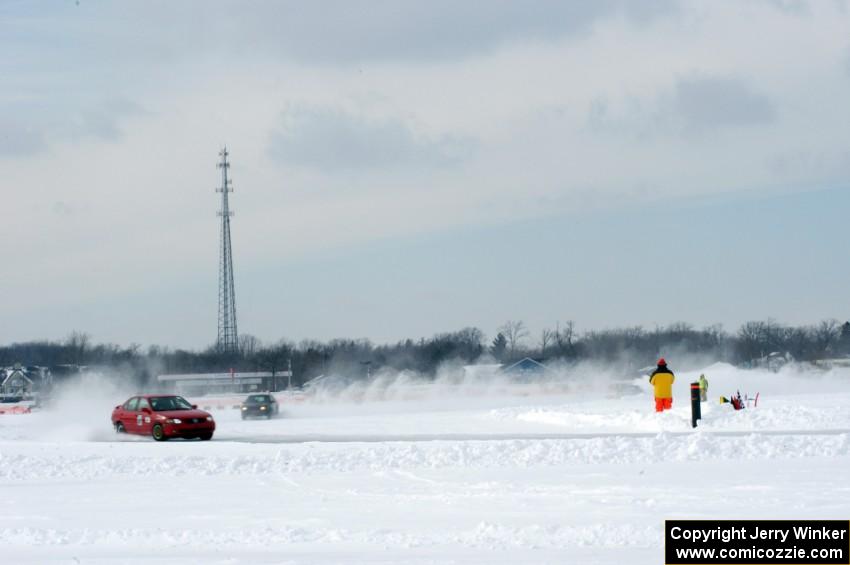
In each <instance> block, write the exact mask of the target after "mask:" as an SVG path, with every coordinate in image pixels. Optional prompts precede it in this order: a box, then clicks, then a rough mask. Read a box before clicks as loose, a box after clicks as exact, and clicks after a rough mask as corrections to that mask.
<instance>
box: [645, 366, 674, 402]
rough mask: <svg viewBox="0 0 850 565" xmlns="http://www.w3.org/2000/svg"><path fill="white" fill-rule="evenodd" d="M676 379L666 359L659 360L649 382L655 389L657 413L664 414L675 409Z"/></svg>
mask: <svg viewBox="0 0 850 565" xmlns="http://www.w3.org/2000/svg"><path fill="white" fill-rule="evenodd" d="M675 380H676V377H675V376H674V375H673V371H671V370H670V369H668V368H667V361H665V360H664V357H662V358H661V359H659V360H658V367H656V368H655V370H654V371H653V372H652V374H651V375H650V376H649V382H650V384H652V387H653V388H654V389H655V411H656V412H664V411H665V410H669V409H670V408H672V407H673V381H675Z"/></svg>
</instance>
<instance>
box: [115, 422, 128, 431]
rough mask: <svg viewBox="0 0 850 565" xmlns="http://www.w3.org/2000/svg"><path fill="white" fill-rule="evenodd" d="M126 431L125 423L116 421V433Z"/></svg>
mask: <svg viewBox="0 0 850 565" xmlns="http://www.w3.org/2000/svg"><path fill="white" fill-rule="evenodd" d="M126 431H127V430H125V429H124V424H122V423H121V422H115V433H116V434H123V433H124V432H126Z"/></svg>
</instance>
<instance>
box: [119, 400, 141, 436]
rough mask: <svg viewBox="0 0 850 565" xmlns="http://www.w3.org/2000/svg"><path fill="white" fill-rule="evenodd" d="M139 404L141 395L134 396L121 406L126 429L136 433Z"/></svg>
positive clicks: (122, 421) (122, 419)
mask: <svg viewBox="0 0 850 565" xmlns="http://www.w3.org/2000/svg"><path fill="white" fill-rule="evenodd" d="M138 406H139V397H138V396H134V397H133V398H131V399H130V400H128V401H127V402H125V403H124V406H122V407H121V408H122V409H121V423H122V424H124V431H126V432H130V433H136V427H137V426H136V408H137V407H138Z"/></svg>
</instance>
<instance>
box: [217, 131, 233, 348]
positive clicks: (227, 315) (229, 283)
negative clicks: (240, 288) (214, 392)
mask: <svg viewBox="0 0 850 565" xmlns="http://www.w3.org/2000/svg"><path fill="white" fill-rule="evenodd" d="M218 154H219V155H220V156H221V162H220V163H219V164H218V168H219V169H221V188H217V189H216V192H220V193H221V210H220V211H219V212H218V215H219V216H220V217H221V261H220V262H219V266H218V342H217V347H218V350H219V352H221V353H236V351H237V349H238V343H237V333H236V292H235V290H234V289H233V252H232V251H231V249H230V217H231V216H232V215H233V212H231V211H230V206H229V205H228V202H227V195H228V193H230V192H233V186H232V181H231V180H229V179H228V178H227V169H229V168H230V163H229V162H228V161H227V156H228V155H229V153H228V152H227V147H226V146H225V148H224V149H222V150H221V151H219V153H218Z"/></svg>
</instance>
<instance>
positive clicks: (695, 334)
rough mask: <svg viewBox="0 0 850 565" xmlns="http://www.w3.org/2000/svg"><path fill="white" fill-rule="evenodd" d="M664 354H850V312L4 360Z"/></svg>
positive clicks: (100, 365) (173, 368) (350, 361)
mask: <svg viewBox="0 0 850 565" xmlns="http://www.w3.org/2000/svg"><path fill="white" fill-rule="evenodd" d="M659 355H664V356H666V357H668V358H672V359H676V358H677V357H678V358H694V357H696V358H699V359H702V360H705V361H706V362H713V361H726V362H729V363H733V364H735V365H738V366H742V367H754V366H758V365H760V364H764V363H765V362H766V361H767V360H768V359H769V358H771V357H772V356H773V357H775V356H777V355H778V356H781V357H782V358H783V359H787V360H796V361H815V360H819V359H828V358H835V357H848V356H850V322H845V323H840V322H838V321H837V320H824V321H822V322H820V323H818V324H815V325H810V326H787V325H783V324H780V323H778V322H776V321H775V320H766V321H752V322H747V323H745V324H743V325H742V326H741V327H740V328H739V329H738V331H737V332H735V333H729V332H726V331H724V330H723V328H722V327H721V326H709V327H705V328H699V329H698V328H694V327H693V326H691V325H689V324H686V323H683V322H679V323H675V324H670V325H668V326H658V327H654V328H644V327H641V326H634V327H626V328H616V329H605V330H590V331H586V332H579V331H577V327H576V324H575V322H574V321H570V320H568V321H566V322H563V323H558V324H556V325H555V326H554V327H552V328H544V329H543V330H541V331H540V333H538V334H536V335H533V334H532V333H531V331H530V330H529V328H528V327H527V326H526V325H525V323H523V322H522V321H519V320H509V321H507V322H506V323H505V324H504V325H503V326H502V327H500V328H499V330H498V332H497V334H496V336H495V337H493V338H492V339H488V338H487V336H485V334H484V332H482V331H481V330H480V329H478V328H472V327H470V328H464V329H461V330H458V331H454V332H446V333H439V334H436V335H434V336H432V337H430V338H420V339H418V340H412V339H406V340H402V341H399V342H397V343H394V344H383V345H375V344H373V343H372V342H370V341H369V340H367V339H333V340H330V341H326V342H322V341H316V340H304V341H301V342H299V343H294V342H291V341H288V340H280V341H277V342H274V343H264V342H262V341H261V340H260V339H258V338H256V337H254V336H251V335H248V334H245V335H242V336H240V338H239V350H238V352H236V353H232V354H227V353H222V352H220V351H218V350H216V348H215V347H212V346H211V347H208V348H206V349H204V350H201V351H190V350H185V349H171V348H168V347H164V346H158V345H152V346H149V347H147V348H143V347H142V346H140V345H138V344H131V345H130V346H126V347H124V346H119V345H116V344H102V343H101V344H96V343H93V342H92V339H91V337H90V336H89V335H87V334H85V333H82V332H73V333H72V334H70V335H69V336H68V337H67V338H66V339H65V340H62V341H31V342H25V343H12V344H8V345H0V367H6V366H10V365H13V364H14V363H21V364H23V365H38V366H47V367H51V368H57V369H58V372H59V373H61V367H62V366H88V367H92V368H97V369H101V370H109V371H111V372H115V373H119V374H122V375H125V376H128V377H130V378H133V379H135V380H137V381H139V382H145V381H148V380H150V379H152V378H153V377H155V376H156V375H158V374H164V373H196V372H221V371H228V370H230V369H234V370H237V371H274V372H280V371H284V370H288V369H290V368H291V370H292V372H293V378H292V382H293V384H294V385H300V384H302V383H304V382H306V381H307V380H309V379H312V378H314V377H317V376H320V375H323V374H337V375H345V376H347V377H350V378H365V377H367V376H368V375H370V374H375V373H377V372H380V371H384V370H391V371H415V372H416V373H418V374H420V375H423V376H434V375H436V374H437V372H438V371H439V369H440V367H441V366H443V365H444V364H446V363H460V364H473V363H502V364H510V363H512V362H515V361H518V360H520V359H522V358H525V357H531V358H533V359H535V360H538V361H541V362H544V363H559V364H566V365H569V364H573V363H579V362H583V361H595V362H601V363H605V364H614V365H619V366H621V367H622V369H623V370H625V371H630V370H635V369H638V368H641V367H645V366H648V365H652V364H653V363H654V362H655V360H656V359H657V357H658V356H659ZM57 369H54V372H57Z"/></svg>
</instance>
